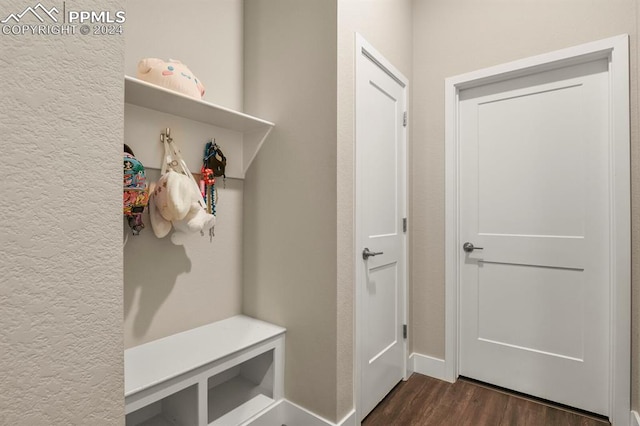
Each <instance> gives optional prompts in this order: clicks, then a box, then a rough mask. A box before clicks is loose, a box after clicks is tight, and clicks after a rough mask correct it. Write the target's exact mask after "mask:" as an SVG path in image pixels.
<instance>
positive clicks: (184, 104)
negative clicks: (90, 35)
mask: <svg viewBox="0 0 640 426" xmlns="http://www.w3.org/2000/svg"><path fill="white" fill-rule="evenodd" d="M124 101H125V102H126V103H129V104H134V105H138V106H141V107H144V108H150V109H154V110H156V111H161V112H166V113H167V114H172V115H177V116H179V117H184V118H188V119H190V120H196V121H201V122H203V123H207V124H212V125H214V126H218V127H224V128H227V129H230V130H235V131H238V132H242V133H246V132H253V131H256V130H260V129H266V128H271V127H273V126H274V124H273V123H271V122H269V121H266V120H262V119H260V118H256V117H252V116H250V115H248V114H243V113H241V112H237V111H233V110H231V109H229V108H225V107H222V106H220V105H216V104H212V103H211V102H207V101H201V100H198V99H194V98H192V97H190V96H187V95H183V94H182V93H178V92H174V91H173V90H169V89H165V88H164V87H160V86H156V85H155V84H150V83H147V82H146V81H142V80H138V79H137V78H134V77H130V76H128V75H126V76H125V77H124Z"/></svg>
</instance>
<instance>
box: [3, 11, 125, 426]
mask: <svg viewBox="0 0 640 426" xmlns="http://www.w3.org/2000/svg"><path fill="white" fill-rule="evenodd" d="M27 5H31V6H33V4H32V3H30V2H25V1H15V0H9V1H4V2H2V6H1V7H0V15H2V18H4V17H5V16H7V15H8V14H9V13H19V12H22V11H23V10H24V8H25V7H26V6H27ZM73 7H74V8H78V9H80V8H83V9H92V10H111V11H116V10H122V9H124V1H121V0H113V1H107V0H100V1H90V2H89V1H78V2H74V5H73ZM27 19H28V18H25V21H26V20H27ZM25 21H23V23H24V22H25ZM88 52H100V53H99V54H95V53H88ZM0 58H2V59H0V63H2V65H3V66H2V68H1V71H0V73H1V74H2V78H0V93H2V99H3V100H2V106H1V107H0V128H1V129H2V144H1V146H2V154H3V157H4V161H3V182H2V190H1V191H2V195H3V196H2V197H0V211H2V231H1V235H2V237H1V238H2V245H1V246H0V312H2V319H1V322H2V326H1V329H2V331H1V332H0V348H2V350H1V352H2V356H1V357H0V424H3V425H25V426H32V425H87V424H91V425H109V426H111V425H118V424H124V401H123V397H122V395H123V373H122V368H123V365H122V350H123V348H122V346H123V342H122V242H121V239H120V238H121V226H122V222H121V220H122V201H121V199H122V195H121V191H122V183H121V178H120V175H119V174H118V173H120V170H121V169H122V151H121V150H122V134H123V117H122V102H123V90H122V85H123V82H122V74H123V58H124V37H122V36H93V35H87V36H82V35H80V34H78V35H60V36H37V35H36V36H29V35H24V36H22V35H21V36H6V35H0ZM116 171H117V172H116Z"/></svg>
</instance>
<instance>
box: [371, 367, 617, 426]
mask: <svg viewBox="0 0 640 426" xmlns="http://www.w3.org/2000/svg"><path fill="white" fill-rule="evenodd" d="M362 425H363V426H391V425H394V426H412V425H413V426H418V425H420V426H441V425H442V426H448V425H451V426H465V425H466V426H556V425H557V426H560V425H561V426H574V425H575V426H578V425H579V426H604V425H609V422H608V421H606V420H604V419H601V418H598V417H596V416H589V415H584V414H581V413H576V412H572V411H570V410H568V409H564V408H562V407H555V406H552V405H550V404H546V403H544V402H538V401H534V400H531V399H528V398H526V397H524V396H521V395H516V394H511V393H508V392H506V391H503V390H500V389H494V388H491V387H489V386H485V385H482V384H479V383H476V382H473V381H470V380H466V379H459V380H458V381H457V382H456V383H454V384H451V383H447V382H443V381H440V380H437V379H432V378H430V377H426V376H422V375H420V374H414V375H412V376H411V377H410V378H409V380H407V381H406V382H401V383H400V384H398V386H396V387H395V388H394V389H393V391H391V393H390V394H389V395H387V397H386V398H385V399H384V400H382V402H381V403H380V404H379V405H378V406H377V407H376V408H375V409H374V410H373V411H372V412H371V414H369V415H368V416H367V418H366V419H365V420H364V421H363V422H362Z"/></svg>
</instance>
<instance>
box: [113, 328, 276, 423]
mask: <svg viewBox="0 0 640 426" xmlns="http://www.w3.org/2000/svg"><path fill="white" fill-rule="evenodd" d="M284 334H285V329H284V328H282V327H279V326H276V325H273V324H269V323H267V322H264V321H259V320H256V319H254V318H250V317H247V316H244V315H238V316H235V317H232V318H228V319H226V320H223V321H219V322H215V323H212V324H208V325H205V326H202V327H198V328H195V329H192V330H188V331H185V332H182V333H178V334H175V335H173V336H169V337H165V338H163V339H159V340H156V341H153V342H149V343H146V344H144V345H140V346H136V347H134V348H131V349H127V350H126V351H125V361H124V366H125V411H126V415H127V417H126V426H164V425H171V426H235V425H243V424H246V423H247V422H249V421H251V420H252V419H255V418H256V416H258V415H260V414H261V413H265V412H267V411H268V410H269V409H271V408H273V407H275V406H276V405H277V403H278V402H279V401H280V400H281V399H282V397H283V382H284V379H283V375H284V372H283V368H284Z"/></svg>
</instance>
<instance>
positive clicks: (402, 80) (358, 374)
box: [353, 33, 410, 424]
mask: <svg viewBox="0 0 640 426" xmlns="http://www.w3.org/2000/svg"><path fill="white" fill-rule="evenodd" d="M365 56H366V58H365ZM362 60H369V61H372V62H373V63H374V64H375V65H376V66H378V67H379V68H380V69H381V70H383V71H384V72H385V73H387V74H388V75H389V76H390V77H391V78H393V79H394V80H395V81H397V82H398V83H399V84H400V85H401V86H403V90H404V103H405V105H404V110H405V111H407V113H408V110H409V109H408V105H409V103H408V99H407V97H408V94H409V80H408V79H407V78H406V77H405V76H404V75H403V74H402V73H401V72H400V71H398V70H397V69H396V68H395V67H394V66H393V65H392V64H391V63H390V62H389V61H388V60H387V59H386V58H385V57H384V56H382V54H381V53H380V52H378V51H377V50H376V49H375V48H374V47H373V46H372V45H371V44H370V43H369V42H367V41H366V40H365V39H364V37H362V35H360V34H358V33H355V58H354V61H355V75H354V76H355V78H354V83H355V87H354V89H355V90H354V151H353V153H354V176H355V179H354V200H355V204H354V227H355V232H354V245H353V246H354V265H353V266H354V270H355V286H354V287H355V326H354V347H355V350H354V369H355V380H354V386H353V387H354V404H355V410H356V423H357V424H360V417H361V415H362V412H361V411H362V399H361V398H362V387H361V383H362V363H361V359H360V358H361V355H362V331H361V329H360V324H361V322H362V316H361V315H362V302H363V300H362V299H363V294H362V289H361V287H360V285H359V284H360V282H361V281H362V280H363V279H364V276H363V274H362V265H361V259H362V252H361V250H362V247H360V240H361V238H362V226H361V223H360V221H359V220H358V217H359V216H358V212H359V211H360V208H361V207H360V198H359V196H358V194H359V191H360V185H359V183H358V182H360V179H361V176H360V175H361V173H360V170H359V168H358V151H357V148H358V134H357V128H358V126H357V122H356V117H357V113H356V108H357V105H358V103H357V101H358V94H357V87H358V83H357V82H358V79H360V78H363V77H362V65H361V63H360V61H362ZM408 129H409V127H408V126H406V127H404V137H403V140H402V142H401V143H402V145H403V151H404V155H403V156H402V158H401V162H402V163H401V164H402V169H403V170H404V173H402V177H401V182H402V187H403V188H402V192H403V194H402V198H403V203H402V204H403V205H402V210H403V211H401V212H400V217H407V212H408V195H407V194H408V192H407V182H408V170H407V165H408V151H407V148H408V143H407V139H408ZM402 252H403V253H402V256H403V265H402V266H401V267H402V268H403V270H404V280H403V282H402V283H401V285H402V293H403V297H402V299H403V300H402V302H401V306H402V310H403V311H404V312H402V314H401V316H402V317H403V321H404V324H407V325H408V307H407V301H408V284H407V283H408V273H409V268H408V264H409V262H408V253H409V250H408V238H407V233H404V234H403V243H402ZM402 352H403V357H402V359H403V371H404V377H403V380H407V379H408V378H409V375H410V373H409V370H408V368H409V359H408V338H407V339H402Z"/></svg>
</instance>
